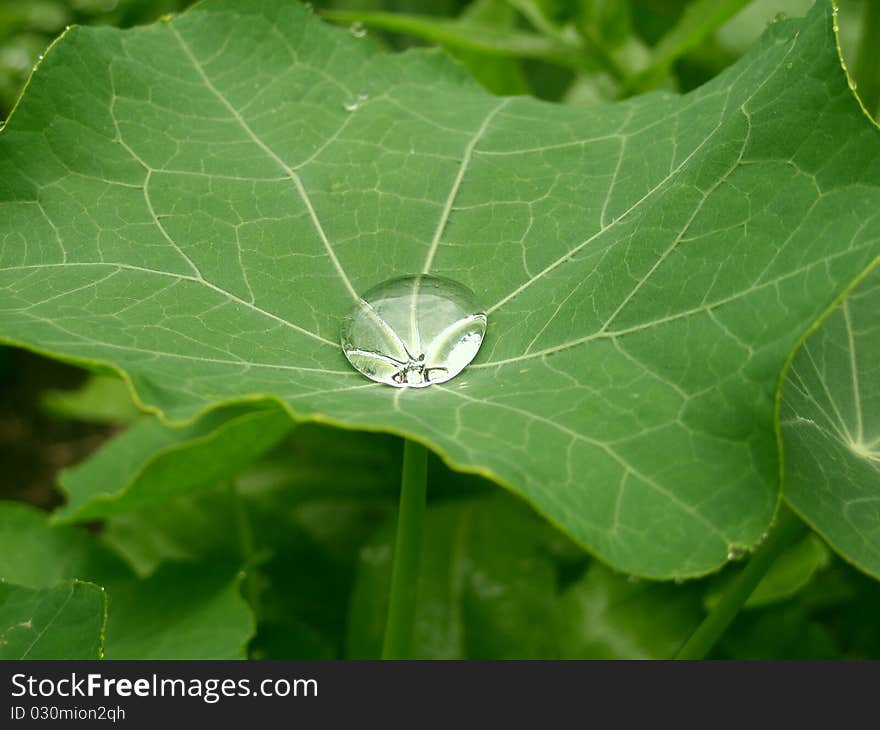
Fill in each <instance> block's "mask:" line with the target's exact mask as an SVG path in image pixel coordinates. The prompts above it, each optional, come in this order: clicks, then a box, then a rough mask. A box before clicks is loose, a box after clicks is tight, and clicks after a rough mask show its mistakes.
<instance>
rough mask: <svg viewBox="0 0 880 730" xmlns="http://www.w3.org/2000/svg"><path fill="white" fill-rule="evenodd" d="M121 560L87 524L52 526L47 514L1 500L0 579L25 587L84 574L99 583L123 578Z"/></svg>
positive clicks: (43, 585)
mask: <svg viewBox="0 0 880 730" xmlns="http://www.w3.org/2000/svg"><path fill="white" fill-rule="evenodd" d="M127 574H128V570H127V568H126V566H125V564H124V563H123V562H122V561H121V560H120V559H119V558H117V557H116V556H115V555H113V554H112V553H110V552H109V551H107V550H106V549H104V548H103V547H101V545H99V544H98V543H97V541H96V540H95V539H94V537H93V536H92V535H90V534H89V533H88V532H86V531H85V530H81V529H78V528H73V527H60V526H59V527H50V526H49V524H48V515H47V514H46V513H45V512H43V511H42V510H38V509H35V508H34V507H30V506H28V505H25V504H20V503H18V502H0V579H2V580H3V581H6V582H8V583H14V584H17V585H21V586H27V587H29V588H47V587H50V586H54V585H56V584H57V583H59V582H60V581H62V580H66V579H70V578H84V579H86V580H90V581H94V582H96V583H99V584H103V583H105V582H106V581H108V580H116V579H119V578H124V577H126V576H127Z"/></svg>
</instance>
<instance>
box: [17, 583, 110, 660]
mask: <svg viewBox="0 0 880 730" xmlns="http://www.w3.org/2000/svg"><path fill="white" fill-rule="evenodd" d="M106 604H107V600H106V598H105V596H104V589H103V588H100V587H99V586H96V585H93V584H92V583H83V582H81V581H78V580H74V581H68V582H66V583H60V584H58V585H57V586H55V587H53V588H43V589H37V588H27V587H25V586H17V585H11V584H9V583H0V659H100V658H101V651H102V648H103V645H104V621H105V619H106V616H107V605H106Z"/></svg>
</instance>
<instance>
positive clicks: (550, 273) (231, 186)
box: [0, 0, 880, 577]
mask: <svg viewBox="0 0 880 730" xmlns="http://www.w3.org/2000/svg"><path fill="white" fill-rule="evenodd" d="M364 97H366V98H364ZM878 217H880V133H878V130H877V129H876V127H874V126H872V124H871V123H870V122H869V121H868V120H867V119H866V118H865V117H864V115H863V113H862V112H861V111H860V109H859V107H858V104H857V103H856V101H855V100H854V98H853V96H852V94H851V92H850V90H849V88H848V86H847V83H846V80H845V76H844V72H843V70H842V69H841V66H840V63H839V59H838V56H837V52H836V43H835V37H834V34H833V30H832V11H831V6H830V3H826V2H819V3H818V4H817V6H816V8H815V9H814V10H813V11H812V12H811V14H810V15H809V17H808V18H807V19H805V20H803V21H785V22H780V23H775V24H774V25H773V26H772V27H771V28H770V29H769V30H768V32H767V33H766V34H765V35H764V36H763V38H762V40H761V41H759V42H758V44H757V45H756V46H755V47H754V49H753V50H752V51H751V52H750V53H749V54H748V55H747V56H746V57H744V58H743V59H742V60H741V61H740V62H739V63H737V64H736V65H735V66H733V67H731V68H730V69H728V70H727V71H725V72H724V73H723V74H721V75H720V76H719V77H717V78H716V79H715V80H713V81H712V82H711V83H709V84H707V85H706V86H704V87H702V88H701V89H699V90H697V91H695V92H693V93H691V94H688V95H687V96H682V97H678V96H671V95H647V96H644V97H639V98H636V99H633V100H630V101H627V102H625V103H620V104H616V105H613V106H606V107H601V108H596V109H592V110H588V111H585V110H582V109H572V108H566V107H562V106H555V105H550V104H546V103H542V102H538V101H536V100H533V99H528V98H504V99H502V98H497V97H493V96H490V95H489V94H487V93H486V92H484V91H483V90H482V89H480V88H479V87H478V86H477V85H476V84H475V83H473V82H472V81H470V80H469V79H468V78H467V77H466V76H465V74H464V73H463V71H462V70H461V68H460V67H458V66H457V65H455V64H453V63H451V62H450V61H449V60H448V59H447V58H446V57H445V56H443V55H442V54H439V53H436V52H408V53H404V54H400V55H389V54H384V53H382V52H380V51H379V50H378V49H376V48H375V47H374V46H373V45H372V44H371V43H370V42H369V40H368V39H357V38H354V37H352V35H351V34H350V33H348V32H347V31H345V30H340V29H334V28H329V27H326V26H325V25H323V24H322V23H321V21H319V20H318V19H317V18H315V17H314V16H312V15H311V14H309V13H308V12H306V11H305V10H303V9H302V8H300V7H299V6H297V5H295V4H294V3H290V2H287V1H286V0H260V1H259V2H252V3H244V2H234V1H233V0H209V2H206V3H203V4H201V5H199V6H197V7H196V8H193V9H192V10H190V11H188V12H187V13H185V14H183V15H181V16H179V17H178V18H175V19H174V20H172V21H171V22H164V23H159V24H156V25H153V26H149V27H145V28H139V29H133V30H128V31H124V32H120V31H115V30H111V29H107V28H82V29H74V30H72V31H70V32H68V33H67V34H66V35H65V36H64V37H63V38H62V39H61V41H59V42H58V43H57V44H56V45H55V46H54V47H53V48H52V49H51V51H50V52H49V53H48V54H47V55H46V57H45V59H44V60H43V61H42V62H41V64H40V65H39V67H38V68H37V69H36V72H35V74H34V76H33V78H32V80H31V82H30V84H29V87H28V90H27V92H26V93H25V95H24V97H23V99H22V101H21V103H20V104H19V106H18V108H17V109H16V111H15V113H14V115H13V116H12V117H11V118H10V120H9V123H8V124H7V126H6V128H5V129H4V131H3V133H2V136H0V243H2V249H0V332H2V336H3V338H4V339H5V340H6V341H9V342H11V343H15V344H19V345H22V346H26V347H30V348H33V349H36V350H39V351H41V352H47V353H52V354H55V355H56V356H58V357H61V358H64V359H68V360H72V361H74V362H80V363H88V364H92V365H95V364H100V365H102V366H104V367H110V368H113V369H115V370H117V371H118V373H119V374H121V375H123V376H124V377H126V378H128V379H129V380H130V381H131V383H132V385H133V387H134V389H135V391H136V393H137V394H138V397H139V399H140V400H141V401H142V403H143V404H146V405H148V406H149V407H151V408H153V409H157V410H160V411H162V412H163V413H164V414H165V416H166V417H167V418H169V419H172V420H178V421H179V420H184V419H190V418H192V417H194V416H195V415H197V414H199V413H202V412H204V411H206V410H207V409H211V408H215V407H217V406H219V405H221V404H224V403H228V402H230V401H237V400H240V399H243V398H257V397H259V398H264V397H273V398H277V399H278V400H279V401H280V402H281V403H283V404H284V406H285V407H287V408H288V409H289V410H290V411H291V413H292V414H294V415H295V416H297V417H300V418H303V419H307V420H308V419H312V420H320V421H324V422H331V423H335V424H339V425H343V426H346V427H350V428H363V429H369V430H384V431H389V432H393V433H397V434H401V435H405V436H407V437H410V438H413V439H416V440H418V441H421V442H424V443H426V444H428V445H430V446H431V447H432V448H433V449H434V450H435V451H437V452H438V453H439V454H441V455H442V456H443V458H444V459H446V460H447V462H448V463H450V464H452V465H454V466H455V467H457V468H459V469H464V470H469V471H474V472H477V473H480V474H482V475H484V476H487V477H489V478H491V479H493V480H495V481H497V482H499V483H501V484H503V485H505V486H507V487H508V488H510V489H512V490H514V491H516V492H517V493H519V494H520V495H522V496H524V497H525V498H526V499H527V500H528V501H529V502H531V504H532V505H533V506H535V507H536V508H537V509H538V510H539V511H540V512H542V513H544V514H545V515H547V516H548V517H550V518H551V519H552V520H553V522H555V523H556V524H557V525H559V526H560V527H562V528H563V529H564V530H565V531H566V532H568V533H569V534H570V535H572V536H573V537H575V538H576V539H577V540H578V541H579V542H580V543H582V544H584V545H586V546H587V547H589V548H590V549H591V550H592V551H594V552H595V553H597V554H598V555H600V556H601V557H602V558H603V559H604V560H605V561H607V562H609V563H611V564H613V565H615V566H617V567H619V568H622V569H625V570H628V571H633V572H637V573H640V574H643V575H648V576H655V577H671V576H683V575H696V574H702V573H705V572H707V571H710V570H712V569H715V568H717V567H718V566H720V565H721V564H723V563H724V561H725V556H726V555H727V553H728V550H729V548H730V547H731V546H732V545H733V546H742V545H749V544H751V543H754V542H755V541H756V540H758V539H759V537H760V535H761V534H762V533H763V532H764V531H765V530H766V528H767V526H768V524H769V523H770V520H771V518H772V516H773V512H774V509H775V505H776V502H777V496H778V483H777V452H776V443H775V437H774V427H773V403H774V397H775V391H776V387H777V381H778V379H779V377H780V374H781V372H782V369H783V366H784V363H785V362H786V359H787V357H788V354H789V353H790V352H791V350H792V349H793V348H794V346H795V344H796V343H797V341H798V339H799V337H800V336H801V335H802V334H803V333H804V332H805V331H806V330H807V329H808V328H809V327H810V326H811V325H812V323H813V322H815V321H816V320H817V318H818V317H819V316H820V314H821V313H822V312H823V311H825V310H826V309H827V308H828V307H829V306H830V305H831V304H832V302H833V301H834V300H835V298H836V297H838V296H839V295H840V294H841V293H842V292H843V291H844V290H845V289H846V287H847V286H848V285H849V284H850V283H851V282H852V281H853V280H854V279H855V278H856V277H857V276H858V275H859V274H860V273H861V272H862V271H863V270H864V269H865V268H866V267H867V266H868V265H869V263H870V262H871V260H872V259H873V258H874V257H876V256H877V255H878V253H880V237H878V233H877V231H878V226H877V225H876V223H877V219H878ZM421 271H429V272H432V273H435V274H439V275H444V276H448V277H451V278H454V279H457V280H459V281H461V282H462V283H464V284H466V285H468V286H469V287H470V288H472V289H473V290H474V291H475V292H476V293H477V295H478V296H479V297H480V298H481V299H482V300H483V301H484V302H485V304H486V307H487V308H488V312H489V331H488V335H487V340H486V342H485V343H484V345H483V349H482V351H481V353H480V355H479V356H478V359H477V361H476V362H475V363H474V364H473V365H471V367H470V368H468V370H466V371H465V372H464V373H463V374H462V375H460V376H459V377H458V378H456V379H455V380H454V381H451V382H450V383H449V384H446V385H442V386H439V385H438V386H433V387H431V388H427V389H424V390H422V391H421V392H414V391H406V392H404V391H399V390H395V389H392V388H388V387H386V386H382V385H376V384H371V383H368V382H365V381H364V380H363V379H362V378H361V377H360V376H359V375H358V374H356V373H354V372H353V371H351V369H350V368H349V367H348V365H347V363H346V361H345V359H344V357H343V355H342V353H341V351H340V349H339V347H338V345H337V331H338V326H339V322H340V319H341V318H342V317H343V316H344V315H345V313H346V312H347V311H348V309H349V308H350V307H351V306H352V303H353V302H354V301H355V299H356V298H357V295H358V292H363V291H365V290H366V289H368V288H369V287H371V286H373V285H375V284H377V283H379V282H381V281H383V280H385V279H388V278H391V277H394V276H399V275H405V274H413V273H418V272H421Z"/></svg>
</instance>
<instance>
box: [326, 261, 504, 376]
mask: <svg viewBox="0 0 880 730" xmlns="http://www.w3.org/2000/svg"><path fill="white" fill-rule="evenodd" d="M486 324H487V318H486V312H485V310H484V309H483V308H482V307H481V306H480V305H479V304H478V303H477V300H476V297H475V296H474V293H473V292H472V291H471V290H470V289H468V288H467V287H466V286H463V285H462V284H459V283H458V282H455V281H452V280H451V279H445V278H442V277H439V276H404V277H400V278H398V279H391V280H390V281H386V282H385V283H383V284H380V285H379V286H377V287H374V288H373V289H371V290H370V291H368V292H367V293H366V294H365V295H364V296H363V298H362V299H361V300H360V302H359V303H358V304H357V305H356V306H355V307H354V309H352V311H351V313H350V314H349V315H348V316H347V317H346V318H345V319H344V320H343V321H342V326H341V329H340V340H341V342H342V350H343V352H344V353H345V356H346V357H347V358H348V361H349V362H350V363H351V365H352V367H354V369H355V370H357V371H358V372H360V373H361V374H363V375H365V376H366V377H368V378H369V379H370V380H375V381H376V382H377V383H385V384H386V385H393V386H394V387H396V388H407V387H410V388H424V387H425V386H428V385H432V384H434V383H444V382H446V381H447V380H451V379H452V378H454V377H455V376H456V375H458V374H459V373H460V372H461V371H462V370H464V369H465V367H467V365H468V364H469V363H470V362H471V360H473V359H474V357H475V356H476V354H477V351H478V350H479V349H480V345H481V344H482V343H483V336H484V335H485V334H486Z"/></svg>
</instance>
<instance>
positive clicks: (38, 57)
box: [37, 53, 43, 61]
mask: <svg viewBox="0 0 880 730" xmlns="http://www.w3.org/2000/svg"><path fill="white" fill-rule="evenodd" d="M37 60H38V61H42V60H43V54H42V53H41V54H40V55H39V56H37Z"/></svg>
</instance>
